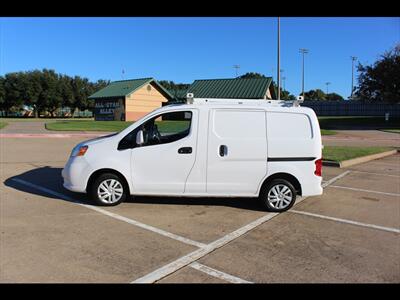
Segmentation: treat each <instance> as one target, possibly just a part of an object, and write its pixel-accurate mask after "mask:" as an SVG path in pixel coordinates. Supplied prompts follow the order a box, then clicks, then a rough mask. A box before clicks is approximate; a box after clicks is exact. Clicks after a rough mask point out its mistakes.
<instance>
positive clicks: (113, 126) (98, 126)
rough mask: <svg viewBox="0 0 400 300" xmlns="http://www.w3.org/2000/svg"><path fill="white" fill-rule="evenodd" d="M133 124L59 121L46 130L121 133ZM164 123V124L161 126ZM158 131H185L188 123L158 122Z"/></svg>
mask: <svg viewBox="0 0 400 300" xmlns="http://www.w3.org/2000/svg"><path fill="white" fill-rule="evenodd" d="M132 123H133V122H124V121H57V122H49V123H46V129H48V130H57V131H112V132H116V131H121V130H123V129H125V128H126V127H128V126H129V125H131V124H132ZM160 123H162V124H160ZM156 124H157V125H158V130H159V131H160V132H161V133H163V132H169V131H178V130H179V129H182V130H184V129H185V128H187V126H188V125H187V123H186V122H182V121H162V122H157V121H156Z"/></svg>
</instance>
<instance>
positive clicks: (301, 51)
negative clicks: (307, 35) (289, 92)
mask: <svg viewBox="0 0 400 300" xmlns="http://www.w3.org/2000/svg"><path fill="white" fill-rule="evenodd" d="M299 52H300V53H302V54H303V68H302V80H301V94H302V95H303V99H304V54H307V53H308V49H304V48H300V50H299Z"/></svg>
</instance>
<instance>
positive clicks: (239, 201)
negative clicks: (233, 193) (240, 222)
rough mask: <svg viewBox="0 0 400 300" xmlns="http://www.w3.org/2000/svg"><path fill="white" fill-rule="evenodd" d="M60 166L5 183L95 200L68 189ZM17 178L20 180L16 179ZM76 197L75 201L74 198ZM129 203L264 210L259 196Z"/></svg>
mask: <svg viewBox="0 0 400 300" xmlns="http://www.w3.org/2000/svg"><path fill="white" fill-rule="evenodd" d="M61 171H62V169H61V168H53V167H49V166H46V167H40V168H36V169H32V170H29V171H27V172H24V173H22V174H19V175H16V176H13V177H10V178H8V179H6V180H5V181H4V184H5V185H6V186H8V187H11V188H13V189H16V190H18V191H22V192H25V193H29V194H34V195H38V196H42V197H46V198H51V199H57V200H61V201H67V202H72V203H80V204H93V203H92V202H91V201H90V200H89V199H88V198H87V196H86V194H81V193H74V192H71V191H68V190H66V189H65V188H64V187H63V185H62V183H63V182H62V176H61ZM15 179H17V180H15ZM18 180H23V181H26V182H29V183H31V184H34V185H38V186H40V187H42V188H45V189H48V190H51V191H54V192H56V193H59V194H63V195H66V196H68V197H69V198H72V199H71V200H67V199H64V198H61V197H58V196H57V195H53V194H51V193H47V192H46V191H42V190H39V189H36V188H34V187H31V186H29V185H25V184H23V183H21V182H18ZM72 200H73V201H72ZM126 203H128V204H129V203H142V204H145V203H148V204H160V205H205V206H227V207H234V208H241V209H246V210H255V211H264V209H263V207H262V206H261V205H260V203H259V201H258V199H257V198H205V197H202V198H199V197H196V198H191V197H161V196H160V197H154V196H136V197H132V196H131V197H130V199H129V200H128V201H126Z"/></svg>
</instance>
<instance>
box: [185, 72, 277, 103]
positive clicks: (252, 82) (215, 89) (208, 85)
mask: <svg viewBox="0 0 400 300" xmlns="http://www.w3.org/2000/svg"><path fill="white" fill-rule="evenodd" d="M187 92H188V93H193V95H194V98H220V99H276V96H275V94H276V93H275V89H274V88H273V85H272V78H271V77H265V78H234V79H205V80H204V79H203V80H195V81H194V82H193V84H192V85H191V86H190V87H189V89H188V90H187Z"/></svg>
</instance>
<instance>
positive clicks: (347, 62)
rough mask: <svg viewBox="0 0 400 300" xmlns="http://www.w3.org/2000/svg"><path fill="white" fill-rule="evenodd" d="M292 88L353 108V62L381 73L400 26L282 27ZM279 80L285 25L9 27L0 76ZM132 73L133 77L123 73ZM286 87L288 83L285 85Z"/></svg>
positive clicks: (173, 20) (32, 21) (378, 21)
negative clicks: (254, 76)
mask: <svg viewBox="0 0 400 300" xmlns="http://www.w3.org/2000/svg"><path fill="white" fill-rule="evenodd" d="M280 23H281V30H280V31H281V69H282V70H283V72H282V76H283V77H285V78H286V79H285V80H284V87H285V89H286V90H288V91H290V92H291V93H292V94H294V95H299V94H300V93H301V74H302V73H301V71H302V60H301V54H300V53H299V48H306V49H309V53H308V54H306V56H305V90H306V91H307V90H310V89H316V88H320V89H322V90H324V91H325V92H326V88H327V86H326V82H330V85H329V87H328V88H329V92H337V93H339V94H340V95H342V96H343V97H344V98H347V97H348V96H349V95H350V90H351V59H350V56H356V57H357V58H358V61H359V62H360V63H362V64H372V63H373V62H375V61H376V60H377V59H378V58H379V56H380V55H381V54H383V53H384V52H385V51H387V50H389V49H390V48H392V47H394V46H395V44H396V43H399V42H400V18H388V17H375V18H371V17H368V18H366V17H354V18H350V17H339V18H333V17H329V18H328V17H319V18H317V17H282V18H281V22H280ZM233 65H239V66H240V68H239V69H238V70H237V71H238V74H239V75H242V74H244V73H246V72H258V73H262V74H265V75H267V76H271V75H273V76H274V79H276V71H277V18H276V17H265V18H261V17H257V18H256V17H235V18H233V17H131V18H129V17H123V18H122V17H118V18H117V17H113V18H97V17H96V18H95V17H87V18H83V17H79V18H77V17H76V18H73V17H70V18H61V17H52V18H50V17H47V18H42V17H41V18H39V17H34V18H27V17H19V18H5V17H4V18H0V75H4V74H6V73H9V72H17V71H28V70H33V69H43V68H47V69H54V70H55V71H56V72H58V73H62V74H67V75H70V76H75V75H79V76H82V77H87V78H89V79H90V80H92V81H96V80H98V79H106V80H111V81H113V80H121V79H131V78H143V77H154V78H155V79H157V80H172V81H174V82H176V83H192V82H193V81H194V80H196V79H214V78H233V77H235V76H236V69H234V68H233ZM122 70H124V74H123V72H122ZM282 85H283V82H282Z"/></svg>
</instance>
